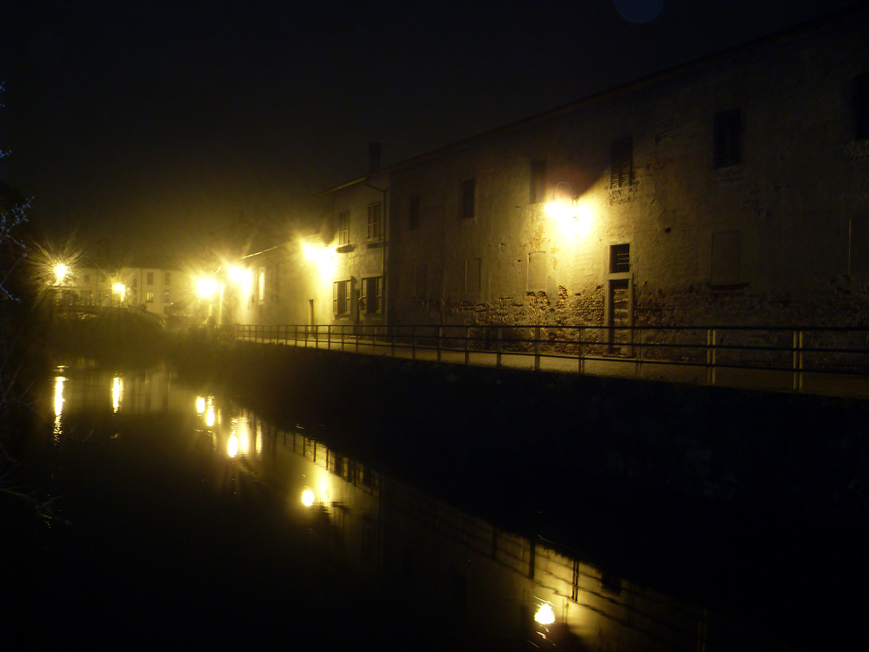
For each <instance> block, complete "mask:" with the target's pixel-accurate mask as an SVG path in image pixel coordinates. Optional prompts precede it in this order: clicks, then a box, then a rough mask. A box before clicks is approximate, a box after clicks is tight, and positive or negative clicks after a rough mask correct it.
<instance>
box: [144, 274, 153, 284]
mask: <svg viewBox="0 0 869 652" xmlns="http://www.w3.org/2000/svg"><path fill="white" fill-rule="evenodd" d="M145 285H154V272H147V273H146V274H145Z"/></svg>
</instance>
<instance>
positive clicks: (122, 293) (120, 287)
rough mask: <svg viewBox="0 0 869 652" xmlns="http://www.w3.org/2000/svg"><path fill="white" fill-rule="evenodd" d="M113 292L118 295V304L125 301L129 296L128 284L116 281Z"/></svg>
mask: <svg viewBox="0 0 869 652" xmlns="http://www.w3.org/2000/svg"><path fill="white" fill-rule="evenodd" d="M112 292H113V293H114V294H116V295H118V305H119V306H120V305H121V304H122V303H124V297H126V296H127V286H126V285H124V284H123V283H115V284H114V285H113V286H112Z"/></svg>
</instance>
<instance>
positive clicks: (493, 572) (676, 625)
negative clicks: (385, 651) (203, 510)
mask: <svg viewBox="0 0 869 652" xmlns="http://www.w3.org/2000/svg"><path fill="white" fill-rule="evenodd" d="M245 420H246V421H247V422H248V424H249V425H248V429H249V431H256V432H260V433H264V436H263V440H264V444H263V447H262V450H263V454H262V456H261V457H260V456H259V455H257V456H256V459H257V460H261V463H257V462H256V461H255V460H254V458H253V456H250V455H249V456H248V457H247V463H253V464H255V466H254V467H253V468H254V469H255V471H256V473H257V474H258V475H260V477H262V478H264V479H265V480H266V482H268V483H270V484H272V485H276V486H277V487H279V488H280V490H281V491H283V492H285V495H287V496H288V501H289V503H290V505H291V506H292V507H293V509H295V510H298V511H302V512H306V513H307V514H308V517H309V518H310V522H311V524H312V530H313V531H314V532H315V533H316V534H317V535H318V536H320V537H321V538H323V539H324V541H328V542H329V544H330V545H331V546H332V547H333V548H334V549H335V550H337V551H339V552H340V554H341V555H342V556H343V557H345V558H346V559H347V560H348V561H351V562H353V564H354V565H355V567H356V568H357V570H358V571H359V572H360V573H361V575H362V576H363V577H366V576H367V577H369V578H370V579H372V580H373V579H377V580H379V582H378V585H379V586H380V587H381V588H382V589H383V590H384V593H385V595H387V596H389V598H390V599H392V600H394V601H395V603H396V604H402V605H413V607H414V608H415V609H416V610H417V611H418V613H421V614H422V613H428V614H440V615H441V616H442V617H444V618H446V619H447V622H449V623H450V627H451V628H452V629H454V630H455V632H456V635H457V636H462V637H469V638H471V639H473V638H479V639H481V640H485V641H487V642H490V643H501V644H503V647H510V648H513V647H516V646H521V645H522V644H523V642H527V641H533V642H534V644H535V645H536V646H538V647H540V648H543V649H558V650H571V649H576V650H579V649H582V650H586V649H590V650H668V651H671V650H685V651H686V652H687V651H690V652H696V651H697V650H706V649H717V648H716V643H719V642H721V641H722V640H724V639H726V640H727V641H728V645H730V644H732V643H733V641H734V638H733V637H736V640H739V639H742V638H743V636H744V634H742V633H740V631H739V629H740V628H737V627H736V626H735V625H734V624H733V623H730V622H726V621H725V620H724V619H722V618H717V617H715V616H713V615H711V614H707V612H706V610H705V609H703V608H702V607H698V606H692V605H688V604H685V603H681V602H679V601H678V600H675V599H673V598H670V597H668V596H666V595H664V594H661V593H659V592H657V591H654V590H652V589H649V588H646V587H643V586H638V585H636V584H633V583H631V582H628V581H625V580H622V579H620V578H618V577H613V576H612V575H610V574H608V573H607V572H605V571H603V570H601V569H600V568H598V567H596V566H595V565H594V564H591V563H587V562H585V561H583V560H581V559H579V558H578V557H577V556H576V555H573V554H571V553H569V552H564V551H563V550H560V549H559V548H558V546H556V545H555V544H551V543H549V542H544V541H541V540H529V539H528V538H525V537H522V536H518V535H515V534H512V533H510V532H505V531H502V530H500V529H499V528H498V527H497V526H495V525H493V524H491V523H488V522H486V521H484V520H482V519H479V518H476V517H473V516H470V515H468V514H466V513H464V512H462V511H460V510H458V509H456V508H454V507H451V506H450V505H447V504H445V503H444V502H442V501H440V500H437V499H435V498H433V497H431V496H430V495H427V494H425V493H423V492H421V491H419V490H417V489H415V488H413V487H411V486H408V485H406V484H403V483H401V482H398V481H395V480H392V479H391V478H388V477H385V476H383V475H380V474H378V473H376V472H373V471H371V470H370V469H369V468H368V467H366V466H365V465H363V464H361V463H358V462H355V461H353V460H351V459H349V458H347V457H345V456H343V455H341V454H338V453H335V452H334V451H331V450H329V449H328V448H327V447H325V446H324V445H323V444H321V443H318V442H317V441H315V440H313V439H311V438H308V437H306V436H304V434H301V433H297V432H284V431H280V430H275V429H273V428H271V427H269V426H268V425H266V424H265V423H263V422H262V421H261V420H260V419H258V418H257V417H255V416H254V415H253V414H251V413H247V415H246V417H245ZM239 423H241V417H240V418H239ZM240 431H241V429H240V428H238V429H236V431H234V432H240ZM230 436H232V435H230ZM240 441H241V440H240V439H239V450H240V447H241V443H240ZM218 450H223V451H226V450H227V448H226V447H225V445H224V443H220V444H218ZM756 639H757V636H756V634H754V633H752V635H751V638H746V640H747V641H748V642H749V644H748V645H747V646H746V647H748V648H752V647H754V644H751V641H752V640H754V641H756ZM556 644H557V648H550V646H553V645H556ZM743 649H745V648H743ZM765 649H774V646H773V648H770V647H769V646H766V645H765Z"/></svg>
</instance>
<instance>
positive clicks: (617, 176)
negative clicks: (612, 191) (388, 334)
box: [610, 136, 634, 188]
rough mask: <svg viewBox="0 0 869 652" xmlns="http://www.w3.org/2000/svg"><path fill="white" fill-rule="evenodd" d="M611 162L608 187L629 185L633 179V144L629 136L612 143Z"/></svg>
mask: <svg viewBox="0 0 869 652" xmlns="http://www.w3.org/2000/svg"><path fill="white" fill-rule="evenodd" d="M611 160H612V163H611V167H610V187H611V188H622V187H624V186H629V185H631V182H632V181H633V177H634V143H633V140H632V139H631V137H630V136H628V137H627V138H622V139H621V140H615V141H613V143H612V148H611Z"/></svg>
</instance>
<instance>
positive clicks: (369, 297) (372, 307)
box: [362, 276, 383, 315]
mask: <svg viewBox="0 0 869 652" xmlns="http://www.w3.org/2000/svg"><path fill="white" fill-rule="evenodd" d="M362 305H363V306H364V312H365V313H367V314H369V315H373V314H380V313H381V312H383V277H382V276H373V277H371V278H366V279H365V280H364V281H363V283H362Z"/></svg>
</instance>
